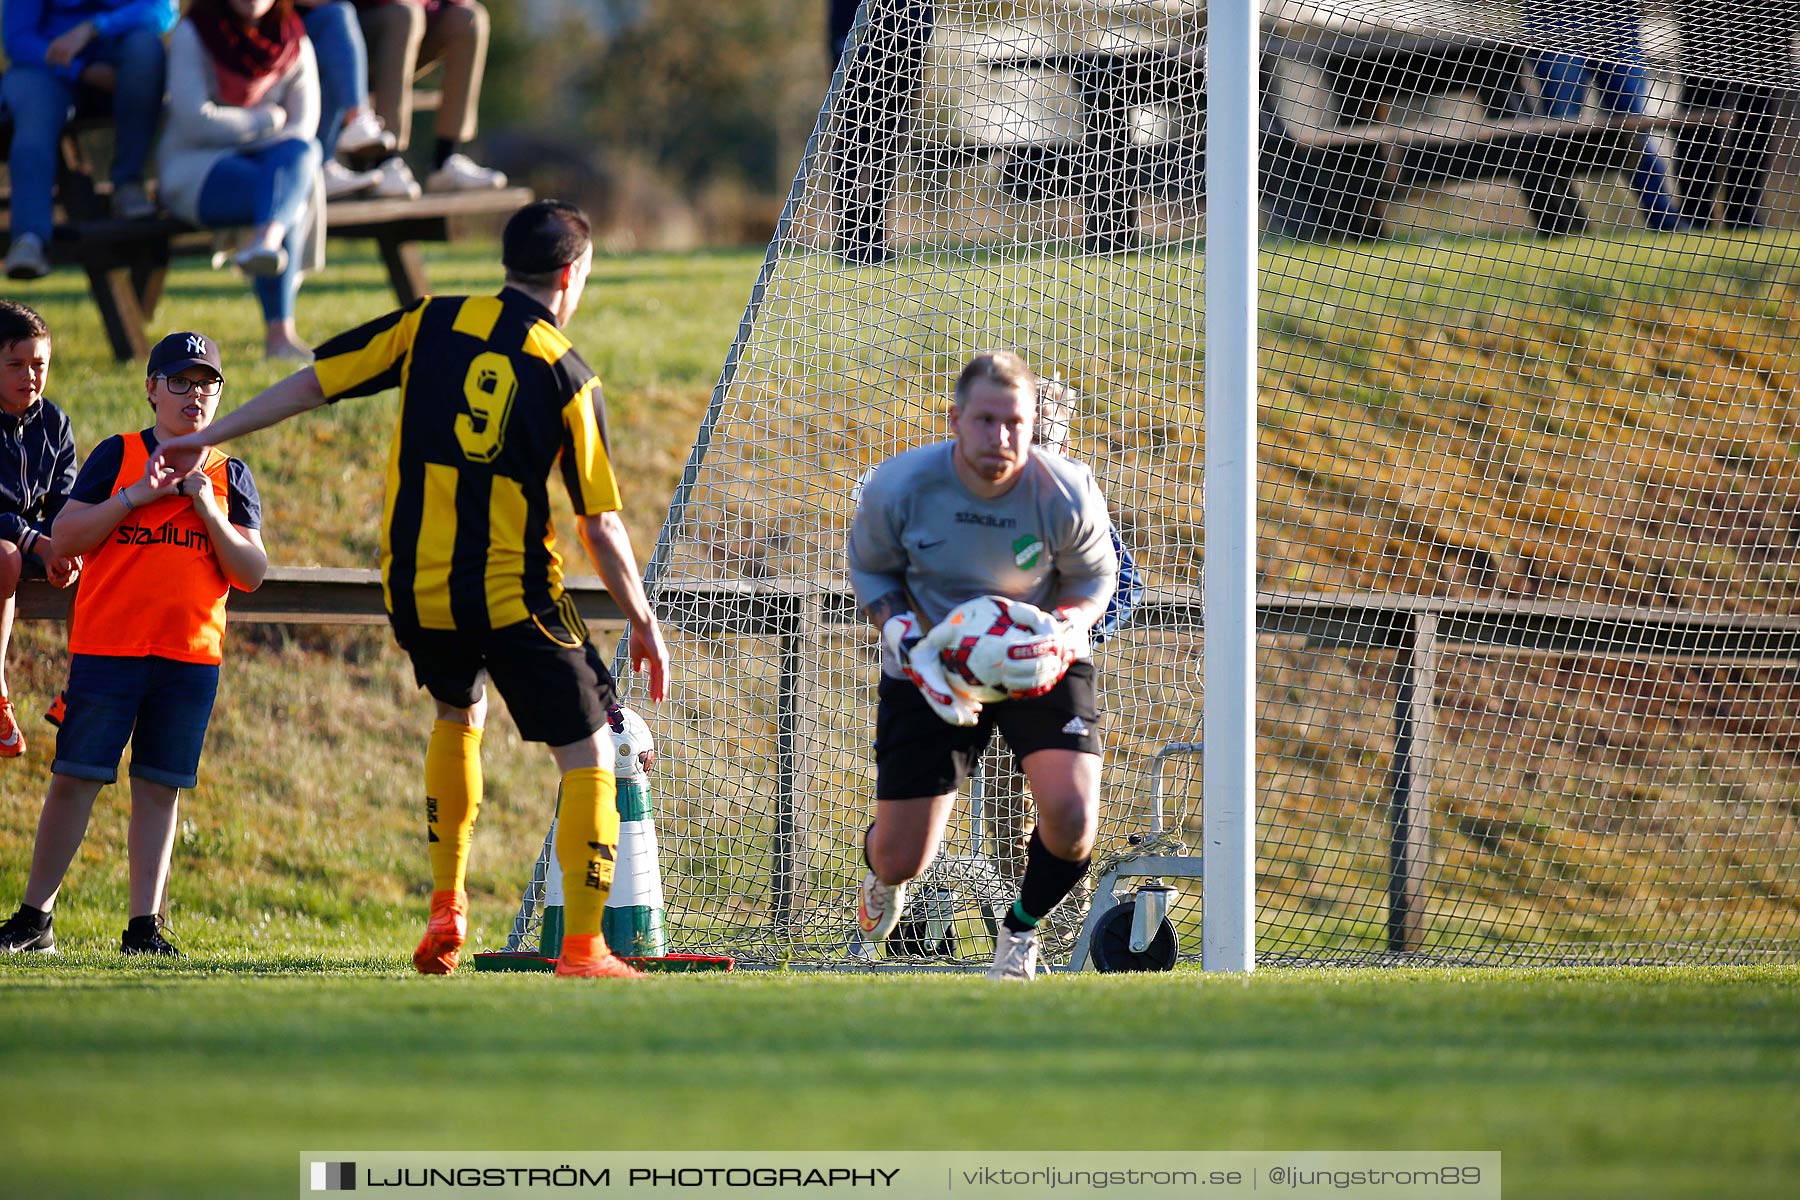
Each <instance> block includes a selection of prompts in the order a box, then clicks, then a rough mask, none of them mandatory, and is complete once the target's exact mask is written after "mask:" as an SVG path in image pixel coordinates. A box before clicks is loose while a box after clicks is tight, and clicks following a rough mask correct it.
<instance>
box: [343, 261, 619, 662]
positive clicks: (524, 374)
mask: <svg viewBox="0 0 1800 1200" xmlns="http://www.w3.org/2000/svg"><path fill="white" fill-rule="evenodd" d="M313 370H314V371H315V372H317V374H318V377H319V385H320V387H321V388H323V389H324V392H325V397H326V399H328V400H331V401H337V400H341V399H344V398H345V397H349V396H368V395H372V394H374V393H376V392H381V391H386V390H387V389H389V388H399V389H400V412H399V416H398V419H397V421H396V424H395V429H394V439H393V445H392V447H391V448H390V450H389V453H388V469H387V499H386V503H385V504H384V505H383V508H382V517H381V580H382V588H383V591H384V593H385V596H386V599H387V606H388V612H389V613H391V614H392V615H393V617H394V619H395V621H396V622H397V623H402V624H410V625H415V626H419V627H422V628H425V629H462V630H477V629H498V628H502V627H504V626H507V625H513V624H516V623H518V622H520V621H523V620H526V619H527V618H528V617H530V616H531V614H532V613H547V612H549V611H550V610H551V609H553V608H554V607H555V605H556V602H557V600H558V599H559V598H560V597H561V595H562V556H561V555H559V554H558V553H557V551H556V531H555V529H554V528H553V527H552V525H551V520H550V499H549V492H548V488H547V484H548V480H549V477H550V472H551V470H552V469H553V468H554V466H555V465H556V461H557V458H558V456H559V455H560V456H561V459H562V476H563V483H564V484H565V485H566V486H567V488H568V490H569V498H570V500H572V501H573V502H574V506H575V511H576V512H577V513H583V514H591V513H602V512H612V511H615V510H617V509H618V508H619V506H620V504H619V487H618V482H617V480H616V479H615V478H614V476H613V469H612V460H611V457H610V455H609V454H608V450H607V440H606V403H605V400H604V399H603V398H602V396H601V394H600V381H599V379H598V378H596V377H595V375H594V372H593V371H592V370H591V369H590V368H589V367H588V365H587V363H585V362H583V361H582V359H581V355H579V354H577V353H576V352H575V349H574V347H573V346H572V345H571V344H570V342H569V339H568V338H567V337H566V336H565V335H564V334H563V332H562V330H561V329H560V328H558V327H557V324H556V320H555V317H554V316H553V315H552V314H551V313H550V311H549V310H548V309H546V308H544V307H543V306H542V305H541V304H538V303H537V302H536V301H535V300H532V299H531V298H530V297H528V296H526V295H524V294H523V293H521V292H518V291H516V290H514V289H512V288H507V289H505V290H503V291H502V292H501V293H500V294H499V295H498V296H439V297H429V296H428V297H426V298H424V299H422V300H419V301H416V302H414V303H412V304H410V305H408V306H407V307H405V308H403V309H400V310H399V311H397V312H391V313H389V314H387V315H386V316H384V317H380V318H378V319H376V320H374V321H370V322H369V323H368V324H366V325H360V326H358V327H357V328H355V329H352V330H349V331H348V332H345V333H341V334H339V335H337V336H336V337H334V338H332V339H331V340H330V341H328V342H326V343H325V344H324V345H322V346H320V347H319V348H318V358H317V361H316V362H315V363H314V364H313Z"/></svg>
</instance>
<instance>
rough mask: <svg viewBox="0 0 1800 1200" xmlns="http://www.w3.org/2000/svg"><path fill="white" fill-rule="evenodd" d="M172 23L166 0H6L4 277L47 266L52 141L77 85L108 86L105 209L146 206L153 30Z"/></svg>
mask: <svg viewBox="0 0 1800 1200" xmlns="http://www.w3.org/2000/svg"><path fill="white" fill-rule="evenodd" d="M174 24H175V0H6V5H5V12H4V13H3V14H0V39H4V41H5V45H6V56H7V58H8V59H9V60H11V64H12V65H11V66H10V67H8V68H7V72H6V75H5V77H4V78H0V101H4V103H5V105H6V108H7V109H8V110H9V111H10V112H11V113H12V120H13V140H12V158H11V169H12V246H11V248H10V249H9V250H8V251H7V255H6V273H7V274H8V275H9V276H11V277H12V278H14V279H41V278H43V277H44V276H45V275H48V274H49V273H50V259H49V257H48V255H47V254H46V248H47V247H48V246H49V244H50V230H51V225H52V222H53V218H52V216H51V212H52V199H51V194H52V190H53V189H54V187H55V186H56V164H57V148H56V144H57V141H58V140H59V139H60V138H61V137H62V130H63V125H64V124H66V123H67V122H68V119H69V113H70V112H71V111H72V110H73V108H74V104H75V100H76V95H77V89H78V88H86V89H92V90H100V91H110V92H111V93H112V106H113V112H114V113H115V114H116V124H117V132H116V135H115V140H114V143H113V162H112V182H113V193H112V207H113V213H114V215H115V216H119V217H123V218H125V219H127V220H137V219H139V218H142V217H149V216H154V215H155V214H156V205H155V204H154V203H153V202H152V201H151V199H150V193H149V192H148V190H147V189H146V188H145V187H144V167H145V166H146V164H147V163H148V162H149V159H150V144H151V142H152V141H154V140H155V138H156V123H157V120H158V118H159V117H160V116H161V114H162V96H163V69H164V55H163V44H162V35H163V34H165V33H167V32H168V31H169V29H170V28H171V27H172V26H173V25H174Z"/></svg>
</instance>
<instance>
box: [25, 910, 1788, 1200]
mask: <svg viewBox="0 0 1800 1200" xmlns="http://www.w3.org/2000/svg"><path fill="white" fill-rule="evenodd" d="M116 963H117V960H116V959H115V960H106V959H99V958H89V959H85V960H80V959H78V960H74V961H68V962H65V963H62V964H49V963H44V962H29V963H17V962H8V963H0V1028H4V1029H5V1030H6V1031H7V1036H6V1037H5V1039H4V1040H3V1041H0V1075H3V1076H4V1078H5V1080H6V1087H5V1089H4V1091H3V1092H0V1118H4V1121H5V1126H6V1128H7V1130H8V1131H9V1134H10V1135H11V1144H10V1147H9V1151H8V1156H7V1158H8V1162H7V1167H6V1170H5V1177H6V1179H7V1184H6V1188H5V1191H6V1193H7V1194H9V1195H18V1196H117V1195H134V1196H158V1195H167V1196H189V1197H193V1196H215V1195H216V1196H253V1195H254V1196H261V1195H281V1194H286V1193H287V1192H288V1191H289V1190H290V1189H291V1188H292V1180H293V1172H294V1164H295V1161H296V1155H297V1154H298V1152H300V1151H302V1150H327V1149H336V1150H370V1151H373V1150H392V1149H408V1150H417V1149H430V1148H441V1149H458V1150H477V1149H479V1150H568V1151H575V1150H584V1151H586V1150H605V1149H792V1150H809V1149H810V1150H826V1149H858V1148H863V1149H869V1148H879V1149H984V1148H985V1149H993V1148H1021V1149H1043V1150H1063V1149H1093V1150H1122V1151H1132V1150H1151V1149H1163V1150H1176V1149H1183V1150H1187V1149H1217V1150H1283V1149H1342V1150H1399V1149H1408V1150H1425V1149H1443V1150H1499V1151H1501V1152H1502V1153H1503V1154H1504V1156H1505V1157H1504V1172H1505V1180H1506V1185H1507V1194H1508V1195H1511V1196H1532V1197H1537V1196H1563V1195H1581V1196H1620V1197H1626V1196H1630V1197H1650V1196H1654V1197H1674V1196H1696V1197H1698V1196H1709V1197H1710V1196H1721V1195H1730V1196H1734V1197H1754V1196H1783V1195H1789V1194H1792V1189H1793V1188H1794V1187H1795V1185H1796V1184H1800V1144H1797V1143H1796V1142H1795V1140H1794V1138H1793V1136H1792V1130H1793V1122H1794V1120H1795V1118H1796V1117H1800V1093H1797V1091H1796V1083H1795V1080H1796V1078H1797V1077H1800V989H1797V988H1796V986H1795V985H1796V984H1797V983H1800V974H1797V973H1796V972H1795V971H1794V970H1791V969H1707V970H1685V971H1677V970H1641V969H1640V970H1614V971H1510V972H1449V971H1442V972H1435V971H1374V972H1343V971H1314V972H1294V971H1270V972H1265V973H1263V974H1260V975H1257V976H1253V977H1250V978H1242V977H1236V978H1232V977H1207V976H1204V975H1202V974H1200V973H1198V972H1191V971H1183V972H1181V973H1177V974H1175V975H1167V976H1155V977H1145V976H1108V977H1102V976H1093V975H1087V976H1081V977H1068V978H1055V979H1051V980H1048V981H1043V982H1040V983H1039V984H1038V985H1035V986H1033V987H1032V988H1030V989H1028V990H1027V989H1020V988H1016V987H1004V986H997V985H994V984H991V983H989V982H988V981H986V980H984V979H980V978H978V977H969V976H933V975H911V976H883V977H875V978H870V977H844V976H830V975H824V976H821V975H791V974H788V975H784V974H770V973H754V974H735V975H732V976H711V977H685V978H676V977H665V978H661V979H655V980H651V981H649V982H646V983H643V984H635V985H626V986H619V985H605V984H603V985H599V986H594V985H588V984H575V983H571V982H568V981H557V980H554V979H549V978H545V977H540V976H489V975H472V976H458V977H456V978H452V979H449V980H425V979H418V978H410V977H408V975H407V973H406V971H405V969H404V964H403V962H402V961H401V960H399V959H397V958H393V957H386V958H378V959H356V958H349V957H344V958H327V959H318V958H314V959H305V958H288V959H280V958H273V957H264V956H261V955H260V954H259V953H258V952H257V951H256V950H255V949H254V948H253V947H248V946H246V947H244V948H242V949H240V950H238V951H237V952H235V953H233V954H230V955H226V956H222V957H219V958H214V959H209V960H202V961H196V962H192V963H188V964H183V965H181V966H179V967H176V968H173V969H168V968H161V967H159V966H156V965H149V966H144V967H120V966H118V965H116Z"/></svg>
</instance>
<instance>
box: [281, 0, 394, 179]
mask: <svg viewBox="0 0 1800 1200" xmlns="http://www.w3.org/2000/svg"><path fill="white" fill-rule="evenodd" d="M295 4H296V6H297V7H298V8H299V10H300V17H301V20H303V21H304V22H305V23H306V36H307V39H308V40H309V41H311V42H312V44H313V57H314V58H316V59H317V60H318V63H319V153H320V155H321V156H322V157H323V159H324V163H325V166H324V172H325V198H326V199H327V200H336V199H338V198H339V197H341V196H354V195H355V194H356V193H358V192H361V191H365V190H367V189H368V188H371V187H373V186H375V183H376V182H377V181H378V180H379V179H380V178H381V175H380V173H379V172H377V171H357V170H352V169H351V165H352V164H355V163H357V162H362V161H367V160H368V156H369V155H370V154H374V155H376V156H377V157H382V158H385V157H386V156H387V155H388V153H390V152H391V151H392V150H393V149H394V145H395V140H394V135H393V134H392V133H390V132H389V131H388V129H387V127H386V126H384V125H382V123H381V118H380V117H378V116H376V115H375V110H374V109H373V108H372V107H370V105H369V48H368V46H367V45H365V44H364V42H363V35H362V25H361V23H360V22H358V21H357V19H356V6H355V5H353V4H351V3H350V2H349V0H295Z"/></svg>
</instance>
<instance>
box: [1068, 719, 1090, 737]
mask: <svg viewBox="0 0 1800 1200" xmlns="http://www.w3.org/2000/svg"><path fill="white" fill-rule="evenodd" d="M1062 731H1063V732H1064V733H1086V732H1087V731H1088V726H1087V722H1086V721H1084V720H1082V719H1081V718H1080V717H1070V718H1069V723H1068V724H1067V725H1064V726H1063V727H1062Z"/></svg>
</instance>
